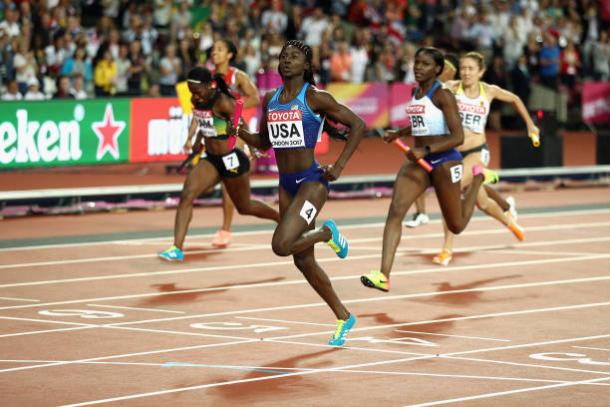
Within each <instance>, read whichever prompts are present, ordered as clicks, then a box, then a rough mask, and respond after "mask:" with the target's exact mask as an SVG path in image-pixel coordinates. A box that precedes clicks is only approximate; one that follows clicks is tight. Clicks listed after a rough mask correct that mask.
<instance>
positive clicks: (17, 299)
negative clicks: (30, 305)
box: [0, 297, 40, 302]
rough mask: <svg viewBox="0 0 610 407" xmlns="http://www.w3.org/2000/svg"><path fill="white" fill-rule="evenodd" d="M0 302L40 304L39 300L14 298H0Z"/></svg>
mask: <svg viewBox="0 0 610 407" xmlns="http://www.w3.org/2000/svg"><path fill="white" fill-rule="evenodd" d="M0 300H7V301H23V302H40V300H32V299H29V298H15V297H0Z"/></svg>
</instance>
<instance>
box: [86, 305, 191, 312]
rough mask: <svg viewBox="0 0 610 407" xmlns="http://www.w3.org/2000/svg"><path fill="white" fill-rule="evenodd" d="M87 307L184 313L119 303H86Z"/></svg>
mask: <svg viewBox="0 0 610 407" xmlns="http://www.w3.org/2000/svg"><path fill="white" fill-rule="evenodd" d="M87 306H88V307H99V308H117V309H128V310H134V311H149V312H167V313H170V314H186V312H184V311H174V310H169V309H158V308H138V307H123V306H120V305H102V304H87Z"/></svg>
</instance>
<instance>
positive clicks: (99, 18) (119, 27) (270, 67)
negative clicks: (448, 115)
mask: <svg viewBox="0 0 610 407" xmlns="http://www.w3.org/2000/svg"><path fill="white" fill-rule="evenodd" d="M0 1H1V3H0V79H1V83H2V87H1V89H0V95H1V98H2V100H22V99H25V100H42V99H49V98H91V97H108V96H136V97H137V96H153V97H156V96H173V95H175V84H176V83H177V82H178V81H180V80H182V79H183V78H184V76H185V74H186V73H187V72H188V71H189V70H190V69H191V68H192V67H193V66H195V65H197V64H206V63H208V64H209V63H210V62H209V50H210V48H211V47H212V44H213V43H214V41H215V40H217V39H219V38H224V39H228V40H230V41H232V42H233V43H234V44H235V45H236V47H237V50H238V52H237V55H236V56H235V59H234V61H233V65H235V66H236V67H238V68H240V69H242V70H244V71H245V72H246V73H248V75H250V76H251V77H252V78H253V80H256V78H257V74H260V73H261V72H273V71H274V70H276V68H277V56H278V55H279V52H280V50H281V48H282V45H283V43H284V41H285V40H286V39H292V38H298V39H302V40H303V41H305V42H306V43H307V44H309V45H310V46H312V47H313V49H314V65H315V71H316V75H317V77H316V79H317V80H318V82H320V83H322V84H325V83H328V82H352V83H362V82H388V83H391V82H406V83H409V82H413V81H414V77H413V70H412V66H413V58H414V53H415V51H416V49H417V48H418V47H419V46H422V45H433V46H436V47H439V48H441V49H443V50H445V51H447V52H454V53H456V54H459V53H462V52H466V51H470V50H478V51H480V52H481V53H483V54H484V55H485V56H486V58H487V62H488V69H487V71H486V74H485V78H484V79H485V80H486V81H487V82H490V83H495V84H498V85H500V86H502V87H505V88H508V89H512V90H513V91H515V93H517V94H518V95H519V96H521V97H522V98H523V99H524V100H527V97H528V94H529V92H530V86H531V84H533V83H539V84H541V85H543V86H545V87H548V88H550V89H553V90H557V91H561V92H564V93H566V94H567V95H568V97H569V101H570V103H571V104H578V98H579V85H580V84H581V83H582V82H583V81H584V80H596V81H608V80H609V79H610V42H609V40H608V34H609V28H610V0H601V1H594V0H516V1H505V0H480V1H474V0H458V1H455V0H334V1H317V0H295V1H282V0H216V1H208V0H203V1H200V0H0ZM259 85H261V84H259Z"/></svg>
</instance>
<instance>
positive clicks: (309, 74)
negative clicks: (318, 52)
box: [280, 40, 316, 85]
mask: <svg viewBox="0 0 610 407" xmlns="http://www.w3.org/2000/svg"><path fill="white" fill-rule="evenodd" d="M288 47H295V48H297V49H298V50H299V51H301V52H302V53H303V55H305V62H307V63H308V64H309V69H305V72H304V74H303V79H304V80H305V82H309V84H311V85H315V84H316V81H315V79H314V77H313V69H312V64H313V62H312V61H313V50H312V49H311V47H310V46H309V45H306V44H305V43H304V42H303V41H298V40H289V41H286V43H285V44H284V46H283V47H282V51H281V52H280V57H281V55H282V54H283V53H284V51H285V50H286V48H288ZM280 76H281V77H282V79H284V75H283V74H282V71H281V69H280Z"/></svg>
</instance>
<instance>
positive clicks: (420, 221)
mask: <svg viewBox="0 0 610 407" xmlns="http://www.w3.org/2000/svg"><path fill="white" fill-rule="evenodd" d="M428 222H430V218H429V217H428V215H426V214H425V213H419V212H418V213H416V214H415V215H413V219H411V220H408V221H406V222H405V226H406V227H408V228H416V227H418V226H420V225H425V224H426V223H428Z"/></svg>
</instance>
